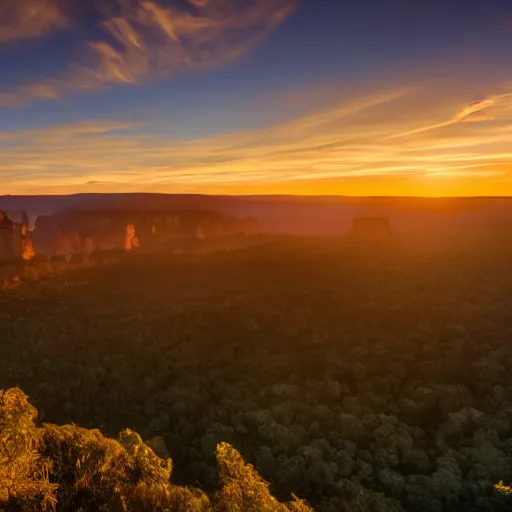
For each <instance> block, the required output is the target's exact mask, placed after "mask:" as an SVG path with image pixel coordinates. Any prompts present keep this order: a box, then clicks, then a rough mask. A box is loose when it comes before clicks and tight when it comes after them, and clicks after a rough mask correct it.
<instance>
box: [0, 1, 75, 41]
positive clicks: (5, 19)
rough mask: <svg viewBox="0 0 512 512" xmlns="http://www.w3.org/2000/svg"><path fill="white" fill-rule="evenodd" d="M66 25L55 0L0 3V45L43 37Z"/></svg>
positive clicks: (60, 7)
mask: <svg viewBox="0 0 512 512" xmlns="http://www.w3.org/2000/svg"><path fill="white" fill-rule="evenodd" d="M67 24H68V20H67V18H66V15H65V14H64V10H63V9H62V6H61V4H60V3H59V2H58V1H57V0H16V1H13V0H4V1H3V2H1V3H0V45H1V44H2V43H6V42H10V41H16V40H20V39H35V38H40V37H44V36H46V35H47V34H49V33H50V32H52V31H53V30H55V29H57V28H62V27H65V26H66V25H67Z"/></svg>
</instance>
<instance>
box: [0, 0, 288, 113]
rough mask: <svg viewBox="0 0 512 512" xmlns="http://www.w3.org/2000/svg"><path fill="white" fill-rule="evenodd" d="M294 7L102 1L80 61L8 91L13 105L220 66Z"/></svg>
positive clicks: (233, 0)
mask: <svg viewBox="0 0 512 512" xmlns="http://www.w3.org/2000/svg"><path fill="white" fill-rule="evenodd" d="M25 1H26V0H25ZM296 5H297V3H296V0H258V2H250V3H247V2H246V1H243V0H208V1H206V0H202V1H199V0H194V1H188V2H187V3H186V5H185V7H184V6H183V5H181V6H178V2H177V1H176V2H172V3H168V4H165V5H164V4H162V3H159V2H157V1H153V0H134V1H128V0H106V1H102V2H101V3H99V4H98V6H101V12H102V13H103V19H102V21H101V22H100V27H101V29H102V31H103V38H101V39H96V40H91V41H87V42H86V44H85V45H84V48H85V51H84V53H83V55H82V57H81V59H79V60H78V61H77V62H76V63H73V65H72V66H70V67H69V69H68V70H67V71H66V72H64V73H63V74H61V75H59V76H54V77H49V78H42V79H39V80H38V81H37V82H35V83H29V84H25V85H22V86H20V87H19V88H18V89H17V90H16V91H10V92H8V93H10V94H13V95H15V96H16V98H17V103H18V104H19V103H21V102H23V101H27V100H28V99H30V98H38V99H56V98H59V97H61V96H63V95H65V94H67V93H72V92H77V91H97V90H101V89H103V88H105V87H108V86H113V85H123V84H140V83H144V82H146V81H148V80H151V79H154V78H155V77H168V76H173V75H176V74H178V73H181V72H183V71H186V70H188V69H206V68H212V67H217V66H221V65H223V64H226V63H228V62H231V61H233V60H236V59H238V58H240V57H241V56H242V55H244V54H245V53H246V52H247V51H249V50H250V49H251V48H253V47H254V46H256V45H257V44H258V43H259V42H260V41H262V40H263V39H264V38H265V37H266V36H267V35H268V33H269V32H270V31H272V30H273V29H274V28H275V27H276V26H278V25H279V24H280V23H281V22H282V21H283V20H284V19H285V18H287V17H288V16H289V15H290V14H291V13H292V11H293V10H294V8H295V7H296ZM0 94H1V93H0ZM0 100H1V97H0ZM2 105H4V106H6V102H2ZM7 106H8V105H7Z"/></svg>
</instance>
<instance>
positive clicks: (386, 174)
mask: <svg viewBox="0 0 512 512" xmlns="http://www.w3.org/2000/svg"><path fill="white" fill-rule="evenodd" d="M467 94H468V95H469V93H467ZM507 94H508V93H502V94H492V93H491V94H489V95H487V96H486V98H488V100H489V99H490V98H494V100H493V102H488V100H485V101H487V102H486V103H481V104H480V103H479V104H476V105H473V106H471V104H467V105H466V106H465V105H464V104H463V105H462V106H461V107H457V103H459V101H460V97H461V91H460V90H459V91H458V90H456V89H455V88H454V89H453V90H451V91H450V92H449V93H448V92H445V96H444V97H442V98H438V100H439V103H440V104H441V105H443V108H442V109H441V111H438V110H437V109H435V115H436V116H440V117H441V118H445V119H449V120H450V122H449V123H447V124H446V125H445V126H444V128H443V130H436V129H434V128H431V129H428V130H422V131H418V132H416V133H415V135H414V137H406V136H404V135H403V134H404V133H407V131H408V127H409V126H410V125H411V123H415V124H418V125H420V126H432V123H431V122H430V121H431V116H432V112H431V111H432V103H433V102H434V103H437V101H436V100H437V98H436V99H435V98H433V95H432V90H429V89H428V88H425V89H423V90H418V89H417V88H411V89H408V88H403V87H401V88H389V89H386V90H382V91H377V92H374V93H368V94H365V95H361V94H356V93H353V94H352V95H350V96H347V94H343V95H342V96H343V99H338V103H336V104H333V105H331V106H329V107H328V108H322V109H319V110H313V111H311V112H306V113H303V114H301V115H299V116H296V117H294V118H291V119H289V120H285V121H282V122H279V123H276V124H274V125H270V126H267V127H265V128H262V129H258V130H252V131H246V132H238V133H227V134H220V135H215V136H210V137H204V138H197V139H188V140H182V139H180V140H175V139H173V138H171V137H168V136H163V135H162V134H158V133H155V127H154V126H152V127H151V128H152V131H151V132H150V131H148V127H147V126H144V125H142V124H141V125H139V126H136V125H133V124H127V123H123V122H117V121H108V120H105V121H102V122H98V121H95V122H88V123H87V122H83V123H75V124H73V125H63V126H53V127H48V128H44V129H37V130H31V131H17V132H3V133H0V181H1V182H2V184H3V187H4V188H5V190H6V192H8V191H10V193H16V192H25V193H27V192H34V193H35V192H38V191H39V192H40V191H41V186H44V187H45V188H44V191H46V192H52V191H53V192H55V191H57V190H58V191H60V192H62V191H66V192H77V191H81V190H84V187H85V189H86V190H91V191H92V190H95V191H107V190H114V189H115V190H117V191H120V190H126V191H128V190H138V191H160V192H162V191H178V192H198V191H199V192H205V193H243V192H245V193H247V192H249V191H250V192H254V193H255V192H256V191H260V192H261V191H267V192H268V191H269V190H271V191H273V192H274V193H285V192H289V191H294V192H297V191H302V193H308V192H313V191H314V192H315V193H337V192H338V193H346V191H347V190H359V189H357V186H360V187H361V186H362V185H358V184H361V183H363V184H364V185H365V187H366V189H365V190H366V192H365V193H368V191H371V192H372V193H373V191H374V190H379V191H381V190H384V189H385V184H386V183H393V184H394V186H395V191H399V192H398V193H409V192H406V191H409V189H404V187H406V185H407V186H412V185H411V184H416V186H417V187H420V185H421V187H423V186H425V181H424V180H434V181H430V182H429V183H435V180H438V179H440V178H444V180H443V183H444V185H441V184H440V185H439V186H440V187H441V186H447V183H450V184H453V183H460V184H461V186H464V187H466V188H464V190H466V191H468V190H475V191H476V189H477V185H478V187H481V186H482V184H485V183H495V184H497V185H495V186H496V187H497V188H496V190H499V193H504V192H505V190H504V188H503V187H504V186H505V185H506V183H508V187H510V189H509V192H512V164H511V162H512V109H511V108H509V107H510V105H508V103H507V102H508V101H509V96H507ZM446 95H448V96H446ZM340 96H341V95H340ZM427 99H428V100H429V101H430V104H429V102H428V101H427ZM491 103H492V104H491ZM454 107H455V108H454ZM491 109H493V110H492V112H493V116H492V117H490V118H488V120H486V121H482V122H478V123H477V122H475V123H468V122H463V121H466V120H467V119H469V118H471V116H473V115H481V114H482V113H483V112H485V113H486V114H487V112H491ZM398 111H400V112H401V115H399V116H398V115H396V113H397V112H398ZM443 111H444V114H443ZM453 112H455V114H453ZM422 119H423V120H424V122H422ZM455 119H457V121H455V122H453V120H455ZM398 135H399V136H398ZM422 180H423V181H422ZM482 180H483V181H482ZM485 180H487V182H486V181H485ZM507 180H508V181H507ZM322 183H325V185H324V188H323V189H322V188H321V184H322ZM468 183H474V184H475V185H473V189H471V187H470V186H469V185H467V184H468ZM503 183H505V185H503ZM429 186H431V187H432V190H433V191H434V192H435V190H436V189H435V187H434V185H429ZM450 186H451V185H450ZM397 187H402V188H401V189H400V188H397ZM421 187H420V188H421ZM411 190H412V189H411ZM484 190H486V193H489V191H488V189H484ZM322 191H323V192H322ZM395 193H397V192H395ZM416 193H418V192H417V189H416Z"/></svg>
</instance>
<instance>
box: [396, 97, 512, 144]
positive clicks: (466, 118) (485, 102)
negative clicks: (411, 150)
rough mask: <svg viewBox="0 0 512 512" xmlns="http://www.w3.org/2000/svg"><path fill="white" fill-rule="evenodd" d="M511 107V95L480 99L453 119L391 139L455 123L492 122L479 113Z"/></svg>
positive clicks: (491, 118) (415, 129) (460, 111)
mask: <svg viewBox="0 0 512 512" xmlns="http://www.w3.org/2000/svg"><path fill="white" fill-rule="evenodd" d="M511 105H512V93H504V94H498V95H495V96H489V97H488V98H484V99H480V100H478V101H475V102H473V103H470V104H469V105H465V106H464V107H463V108H462V109H460V110H459V111H458V112H456V113H455V115H454V116H453V117H451V118H450V119H448V120H446V121H441V122H439V123H435V124H431V125H427V126H420V127H419V128H414V129H413V130H409V131H406V132H404V133H400V134H397V135H393V136H392V137H407V136H409V135H415V134H418V133H423V132H428V131H430V130H436V129H439V128H444V127H447V126H451V125H453V124H456V123H463V122H481V121H491V120H493V117H491V116H489V115H485V114H481V113H482V112H485V111H487V110H489V109H493V108H494V107H498V108H502V109H506V108H509V107H510V106H511ZM475 114H479V115H475Z"/></svg>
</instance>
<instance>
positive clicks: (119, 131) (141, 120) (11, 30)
mask: <svg viewBox="0 0 512 512" xmlns="http://www.w3.org/2000/svg"><path fill="white" fill-rule="evenodd" d="M0 76H1V80H0V194H13V195H14V194H68V193H80V192H168V193H201V194H244V195H245V194H251V195H252V194H301V195H338V194H339V195H359V196H366V195H372V196H373V195H392V196H394V195H399V196H403V195H413V196H482V195H485V196H490V195H499V196H503V195H512V2H511V1H510V0H486V1H485V2H483V1H481V0H16V1H14V0H0Z"/></svg>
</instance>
